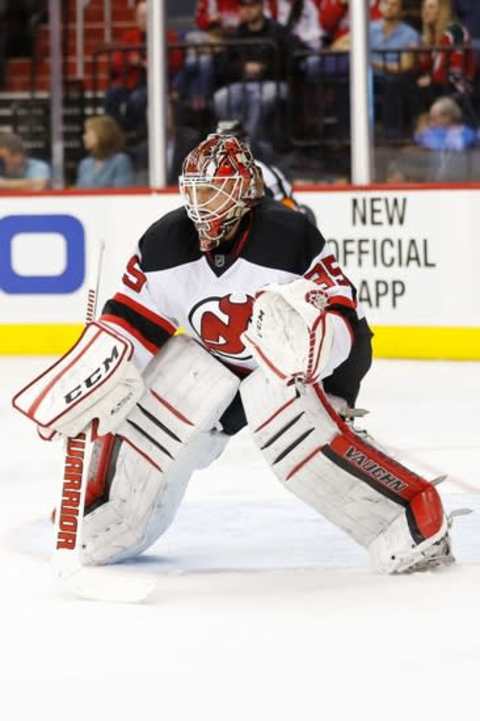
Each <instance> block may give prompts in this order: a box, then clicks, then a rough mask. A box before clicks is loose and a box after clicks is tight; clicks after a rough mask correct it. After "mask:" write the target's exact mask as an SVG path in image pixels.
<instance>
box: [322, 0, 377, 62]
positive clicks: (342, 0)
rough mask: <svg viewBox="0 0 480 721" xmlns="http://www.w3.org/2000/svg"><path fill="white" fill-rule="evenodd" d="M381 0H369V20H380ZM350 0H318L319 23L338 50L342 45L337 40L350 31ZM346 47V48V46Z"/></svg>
mask: <svg viewBox="0 0 480 721" xmlns="http://www.w3.org/2000/svg"><path fill="white" fill-rule="evenodd" d="M380 2H381V0H370V20H380V19H381V13H380ZM349 3H350V0H320V23H321V26H322V28H323V29H324V31H325V32H326V33H327V34H328V36H329V42H330V44H331V45H332V46H333V47H334V48H335V49H338V50H342V49H343V48H342V46H341V45H338V44H337V41H338V40H340V38H341V37H342V36H343V35H346V34H347V33H349V32H350V19H349ZM347 49H348V48H347Z"/></svg>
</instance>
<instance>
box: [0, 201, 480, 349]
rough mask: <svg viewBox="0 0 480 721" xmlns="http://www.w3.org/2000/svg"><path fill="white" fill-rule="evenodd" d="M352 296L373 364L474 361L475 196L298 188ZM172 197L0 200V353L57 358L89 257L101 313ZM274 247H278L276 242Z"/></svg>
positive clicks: (479, 260)
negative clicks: (96, 274) (101, 252)
mask: <svg viewBox="0 0 480 721" xmlns="http://www.w3.org/2000/svg"><path fill="white" fill-rule="evenodd" d="M297 195H298V197H299V198H300V200H301V201H302V202H305V203H306V204H308V205H309V206H310V207H311V208H312V210H313V211H314V213H315V215H316V218H317V221H318V226H319V228H320V230H321V232H322V234H323V235H324V237H325V239H326V240H327V242H328V243H329V245H330V247H331V248H332V251H333V252H334V254H335V255H336V257H337V259H338V261H339V263H340V265H341V267H342V268H343V270H344V272H345V274H346V275H347V276H348V277H349V278H350V279H351V280H352V282H353V283H354V284H355V286H356V287H357V289H358V298H359V300H360V302H361V303H362V304H363V306H364V308H365V311H366V313H367V317H368V319H369V322H370V324H371V325H372V326H373V327H374V330H375V333H376V337H375V351H376V355H378V356H386V357H399V358H402V357H412V358H416V357H418V358H422V357H423V358H436V357H439V358H480V296H479V294H478V292H477V288H476V274H477V269H478V268H479V266H480V246H479V244H478V242H477V241H476V238H475V228H476V227H478V225H479V221H480V217H479V216H480V203H479V201H480V189H475V188H472V189H468V188H442V189H433V188H431V189H421V190H420V189H418V190H416V189H415V190H395V189H389V190H384V189H382V190H378V189H374V188H372V189H368V190H357V189H353V188H348V189H347V188H343V189H338V190H333V189H328V190H322V191H319V190H303V191H299V192H298V193H297ZM179 204H180V198H179V196H178V194H176V193H174V192H171V193H163V192H162V193H155V192H151V193H150V192H144V193H138V192H137V193H133V194H128V193H118V192H117V193H112V194H106V195H103V194H102V195H99V194H85V195H82V194H78V193H65V194H49V195H38V196H13V197H1V198H0V352H3V353H60V352H62V351H63V350H65V349H66V348H68V346H69V344H70V343H71V342H72V341H73V340H74V339H75V337H76V335H78V332H79V329H80V326H81V323H82V321H83V318H84V314H85V303H86V294H87V287H88V282H89V278H91V277H92V273H93V271H94V267H93V266H94V265H95V263H96V258H97V248H98V245H99V243H100V242H101V241H103V242H104V243H105V246H106V252H105V258H104V266H103V273H102V278H101V284H100V294H99V295H100V298H99V304H100V305H101V304H102V303H103V302H104V301H105V300H106V299H107V298H108V297H109V295H111V294H112V293H114V292H115V289H116V287H117V285H118V282H119V279H120V277H121V275H122V272H123V267H124V265H125V262H126V261H127V260H128V258H129V257H130V255H131V254H132V252H133V250H134V248H135V246H136V243H137V242H138V240H139V239H140V238H141V236H142V234H143V232H144V231H145V230H146V229H147V228H148V226H149V225H150V224H151V223H153V222H154V221H155V220H157V219H158V218H159V217H160V216H162V215H163V214H164V213H166V212H168V211H169V210H171V209H173V208H175V207H178V205H179ZM279 242H281V238H279Z"/></svg>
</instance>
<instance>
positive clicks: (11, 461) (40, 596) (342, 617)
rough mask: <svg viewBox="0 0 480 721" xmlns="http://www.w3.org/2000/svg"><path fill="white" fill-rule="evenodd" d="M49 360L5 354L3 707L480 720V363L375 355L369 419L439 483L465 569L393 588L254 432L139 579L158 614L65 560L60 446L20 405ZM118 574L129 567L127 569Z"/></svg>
mask: <svg viewBox="0 0 480 721" xmlns="http://www.w3.org/2000/svg"><path fill="white" fill-rule="evenodd" d="M47 364H48V359H45V358H41V359H26V358H15V359H12V358H10V359H6V358H1V359H0V374H1V378H2V381H3V390H2V398H1V404H0V423H1V429H2V436H1V437H2V440H1V450H2V452H1V454H0V483H1V490H2V503H1V504H0V527H1V538H0V560H1V568H2V584H1V591H0V594H1V595H0V598H1V601H0V608H1V611H2V613H1V614H0V643H1V656H0V711H1V718H2V720H3V719H6V720H7V719H8V721H17V719H18V720H19V721H20V720H21V721H23V720H24V719H25V721H26V720H27V719H28V721H30V720H31V719H32V718H36V717H38V716H41V717H45V718H48V719H53V720H54V721H57V719H58V720H59V719H61V718H62V719H64V718H68V719H69V721H71V720H73V719H75V720H76V719H85V721H87V719H88V721H97V719H108V720H109V721H110V720H112V721H117V720H119V721H120V720H121V721H123V720H124V719H125V720H126V719H132V720H133V719H134V720H135V721H143V719H148V720H150V719H155V720H157V719H158V720H159V721H162V720H163V719H166V720H168V721H177V720H179V721H180V720H181V721H184V720H185V721H187V719H188V720H190V719H193V718H196V719H200V720H201V721H203V719H205V720H206V719H209V720H210V721H217V720H218V721H219V720H220V719H222V720H223V719H225V721H236V720H237V719H239V720H240V719H242V721H244V720H245V721H246V720H247V719H248V720H249V721H257V719H261V720H262V721H266V720H267V719H268V720H270V719H272V720H275V721H280V720H281V721H283V719H301V720H302V721H303V720H304V719H305V720H306V721H310V719H312V720H313V719H315V720H317V719H322V718H323V717H328V718H329V719H330V720H331V719H334V720H337V719H339V720H340V719H347V718H350V717H352V716H353V715H355V716H356V717H360V718H362V717H363V718H368V719H374V720H375V721H376V720H377V719H378V720H380V719H382V720H383V719H388V720H390V719H404V718H406V717H407V716H408V719H409V721H410V720H411V719H417V718H422V721H424V720H425V719H428V720H429V721H430V720H432V721H435V720H436V719H442V720H443V719H450V718H460V719H463V718H465V719H466V718H468V719H470V718H477V717H478V716H479V711H478V694H477V692H476V686H477V684H478V680H477V679H478V677H479V674H480V632H479V618H480V612H479V607H480V520H479V518H480V495H477V494H478V491H479V490H480V478H479V471H478V469H479V467H480V438H479V431H478V426H479V418H480V364H475V363H443V362H437V363H432V362H422V363H416V362H404V361H403V362H400V361H398V362H396V361H377V362H376V363H375V366H374V369H373V370H372V371H371V373H370V375H369V377H368V378H367V380H366V382H365V385H364V388H363V390H362V395H361V398H360V399H359V400H360V404H361V405H364V406H365V407H367V408H369V409H370V410H371V411H372V413H371V415H370V416H368V417H367V418H366V419H365V425H366V426H367V427H368V429H369V431H370V432H371V433H372V435H374V436H377V437H378V438H381V439H382V440H383V441H384V442H386V443H388V444H390V445H391V446H393V447H395V448H396V449H400V450H401V452H402V453H404V454H405V455H406V457H408V458H409V459H410V462H411V463H413V464H414V465H415V467H417V468H418V469H419V470H422V471H423V472H424V473H427V474H428V477H431V478H433V477H435V476H436V475H440V474H441V473H443V472H448V474H449V481H448V482H446V483H445V484H443V485H442V486H441V487H440V491H441V493H442V495H443V497H444V499H445V504H446V506H447V508H448V509H449V510H450V509H453V508H458V507H464V506H468V507H470V508H473V509H475V511H476V513H474V514H472V515H470V516H468V517H465V518H460V519H458V520H457V522H456V524H455V527H454V531H453V535H454V541H455V551H456V555H457V558H458V561H459V563H458V564H457V565H456V566H455V567H453V568H451V569H447V570H444V571H441V572H436V573H433V572H431V573H427V574H423V575H420V574H417V575H414V576H405V577H396V578H393V577H380V576H375V575H373V574H372V573H371V572H370V570H369V569H368V565H367V558H366V554H365V552H364V551H363V550H362V549H359V548H357V547H356V546H355V545H354V544H353V543H352V542H351V541H350V540H349V539H348V538H346V537H345V536H344V535H343V534H341V533H340V532H339V531H337V530H336V529H335V528H333V527H332V526H330V525H329V524H328V523H327V522H326V521H324V520H323V519H321V518H320V517H319V516H318V515H317V514H315V513H314V512H313V511H312V510H311V509H309V508H307V507H305V506H303V505H302V504H301V503H300V502H299V501H297V500H296V499H295V498H292V497H291V496H290V495H289V494H287V492H286V491H284V490H283V489H282V488H281V487H280V486H279V484H278V483H277V482H276V481H275V479H274V478H273V476H272V475H271V474H270V472H269V470H268V468H266V466H265V464H264V462H263V460H262V458H261V457H260V456H259V454H258V452H257V451H256V449H255V448H254V447H253V445H252V444H251V442H250V439H249V437H248V434H247V433H242V434H240V435H239V436H238V437H237V438H235V439H234V440H233V441H232V443H231V445H230V446H229V448H228V449H227V451H226V453H225V454H224V456H223V457H222V458H221V459H220V460H219V461H217V462H216V463H215V464H214V465H213V466H212V467H211V468H210V469H208V470H205V471H202V472H201V473H198V474H196V475H195V476H194V478H193V479H192V482H191V485H190V488H189V491H188V493H187V497H186V499H185V502H184V505H183V507H182V508H181V510H180V512H179V514H178V517H177V520H176V523H175V524H174V525H173V527H172V528H171V529H170V531H169V532H168V533H167V534H166V535H165V537H164V538H163V539H161V540H160V541H159V542H158V543H157V544H156V545H155V547H154V548H153V549H151V551H150V552H149V554H148V555H145V556H144V557H143V558H142V559H141V560H140V561H138V562H137V563H133V564H130V565H129V567H128V570H129V572H131V573H132V574H136V573H145V572H148V573H152V574H155V575H156V576H158V579H159V580H158V586H157V589H156V590H155V592H154V594H153V595H152V597H151V598H150V599H149V601H148V602H147V603H144V604H140V605H123V604H106V603H92V602H85V601H79V600H76V599H74V598H72V597H71V596H69V595H68V593H66V592H65V590H64V589H62V588H59V587H58V586H57V585H56V583H55V582H54V580H53V579H52V576H51V574H50V569H49V567H48V565H47V560H48V557H49V554H50V550H51V543H52V536H51V528H50V526H49V523H48V514H49V512H50V510H51V508H52V506H53V504H54V502H55V498H56V493H57V486H58V479H59V477H60V474H61V466H62V454H61V450H60V448H59V447H58V446H56V445H55V444H47V443H41V442H40V441H37V439H36V437H35V433H34V429H33V427H32V428H31V427H30V426H29V423H28V422H27V421H26V420H25V419H23V418H22V417H21V416H20V415H18V414H15V413H13V412H11V411H10V408H9V399H10V396H11V394H12V392H13V390H15V389H17V388H19V387H20V386H21V385H22V383H24V382H26V381H28V380H30V379H31V377H32V375H33V374H34V373H35V372H37V371H38V370H40V369H42V368H43V367H45V366H46V365H47ZM112 570H113V569H112Z"/></svg>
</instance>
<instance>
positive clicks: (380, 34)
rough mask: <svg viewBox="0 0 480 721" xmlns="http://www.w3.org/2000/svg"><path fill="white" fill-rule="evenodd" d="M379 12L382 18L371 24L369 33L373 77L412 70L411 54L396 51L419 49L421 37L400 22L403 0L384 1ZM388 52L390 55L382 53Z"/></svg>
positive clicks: (412, 59) (413, 61)
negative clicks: (374, 75)
mask: <svg viewBox="0 0 480 721" xmlns="http://www.w3.org/2000/svg"><path fill="white" fill-rule="evenodd" d="M380 12H381V13H382V19H381V20H375V21H374V22H372V23H371V24H370V30H369V32H370V50H371V62H372V66H373V69H374V71H375V73H376V74H384V73H393V74H395V73H404V72H408V71H409V70H411V69H412V68H413V67H414V63H415V58H414V55H413V53H409V52H398V50H399V48H401V49H405V51H406V50H408V48H416V47H418V46H419V44H420V35H419V34H418V33H417V31H416V30H414V29H413V28H412V27H410V25H407V23H404V22H402V16H403V5H402V0H383V2H381V4H380ZM387 50H391V51H392V52H389V53H387V52H385V51H387ZM375 51H377V52H375ZM395 51H397V52H395Z"/></svg>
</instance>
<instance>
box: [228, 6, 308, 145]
mask: <svg viewBox="0 0 480 721" xmlns="http://www.w3.org/2000/svg"><path fill="white" fill-rule="evenodd" d="M239 3H240V9H239V12H240V20H241V23H240V25H239V26H238V28H237V30H236V31H235V32H234V33H233V35H232V38H233V39H238V40H258V41H259V44H245V45H238V46H236V47H231V48H229V49H228V50H227V52H226V53H225V54H224V57H223V77H224V78H225V81H226V86H225V87H222V88H220V89H219V90H217V91H216V93H215V96H214V105H215V112H216V115H217V118H218V119H219V120H229V119H232V118H234V119H237V120H240V121H241V122H242V123H243V125H244V127H245V130H246V132H247V134H248V135H249V137H250V139H251V141H252V143H254V144H255V143H256V142H257V141H258V140H259V139H260V138H261V136H262V135H264V134H266V133H267V132H268V133H269V136H270V138H271V135H272V133H271V128H269V129H268V130H267V118H268V116H269V115H271V112H272V111H273V109H274V107H275V104H276V103H277V101H278V100H280V99H285V97H286V82H285V78H286V62H287V56H288V52H289V51H294V50H295V48H296V47H299V46H300V43H299V41H298V40H297V39H296V38H295V36H294V35H291V34H290V33H289V32H288V30H287V29H286V28H284V27H282V25H280V24H279V23H277V22H276V21H275V20H272V19H270V18H267V17H266V15H265V14H264V12H263V3H262V0H239ZM261 41H264V43H265V44H263V45H262V44H261ZM272 42H273V43H274V44H275V47H274V46H272ZM275 48H276V49H275Z"/></svg>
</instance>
